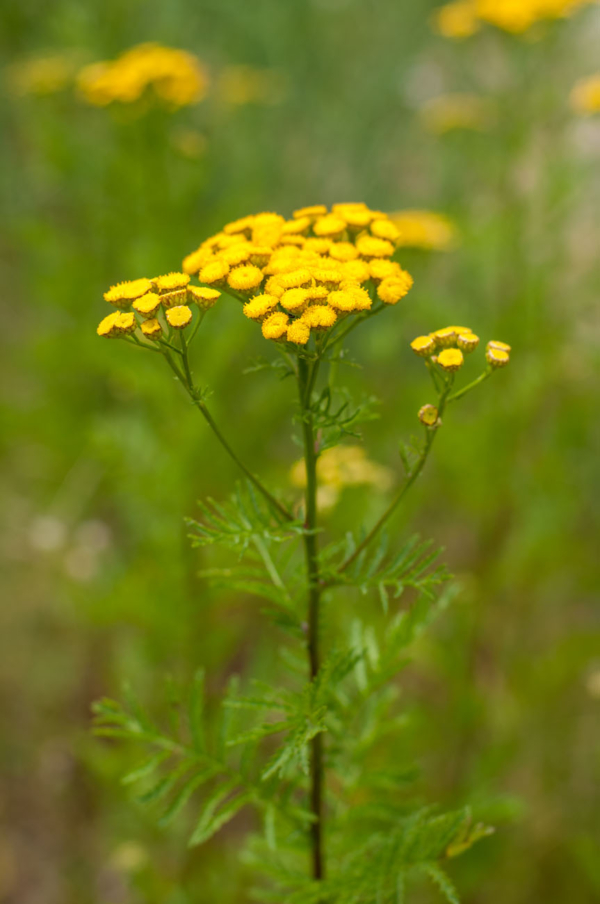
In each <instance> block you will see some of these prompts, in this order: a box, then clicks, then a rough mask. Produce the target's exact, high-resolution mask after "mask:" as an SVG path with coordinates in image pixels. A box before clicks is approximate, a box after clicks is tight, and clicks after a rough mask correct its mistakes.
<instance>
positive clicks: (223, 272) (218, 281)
mask: <svg viewBox="0 0 600 904" xmlns="http://www.w3.org/2000/svg"><path fill="white" fill-rule="evenodd" d="M228 273H229V264H227V263H225V261H220V260H218V259H217V260H215V261H210V262H209V263H208V264H205V265H204V267H202V269H201V270H200V273H199V275H198V279H199V280H200V282H203V283H207V285H209V286H222V285H224V284H225V280H226V279H227V274H228Z"/></svg>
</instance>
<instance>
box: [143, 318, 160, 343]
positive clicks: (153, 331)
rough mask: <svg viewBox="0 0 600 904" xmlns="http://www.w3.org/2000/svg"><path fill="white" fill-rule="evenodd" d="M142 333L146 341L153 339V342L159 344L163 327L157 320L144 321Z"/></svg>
mask: <svg viewBox="0 0 600 904" xmlns="http://www.w3.org/2000/svg"><path fill="white" fill-rule="evenodd" d="M142 333H143V334H144V337H145V338H146V339H152V341H153V342H157V341H158V340H159V339H160V337H161V336H162V326H161V325H160V323H159V322H158V320H156V319H153V320H144V322H143V323H142Z"/></svg>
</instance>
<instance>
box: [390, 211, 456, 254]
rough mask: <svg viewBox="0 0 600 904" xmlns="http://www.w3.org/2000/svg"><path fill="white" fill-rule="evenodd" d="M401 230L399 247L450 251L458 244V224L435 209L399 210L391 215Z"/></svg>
mask: <svg viewBox="0 0 600 904" xmlns="http://www.w3.org/2000/svg"><path fill="white" fill-rule="evenodd" d="M389 216H390V219H391V221H392V222H393V223H394V225H395V226H396V227H397V228H398V229H399V231H400V239H399V240H398V243H397V244H398V247H400V248H422V249H424V250H426V251H450V250H452V248H455V247H456V245H457V244H458V235H457V230H456V226H455V225H454V223H453V222H452V220H450V219H449V218H448V217H446V216H444V215H443V214H441V213H435V212H434V211H433V210H398V211H396V212H395V213H391V214H390V215H389Z"/></svg>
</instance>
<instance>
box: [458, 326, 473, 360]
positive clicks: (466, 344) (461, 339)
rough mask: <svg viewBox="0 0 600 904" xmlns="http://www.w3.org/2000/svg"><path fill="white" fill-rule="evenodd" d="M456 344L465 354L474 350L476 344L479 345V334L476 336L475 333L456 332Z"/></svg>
mask: <svg viewBox="0 0 600 904" xmlns="http://www.w3.org/2000/svg"><path fill="white" fill-rule="evenodd" d="M456 344H457V345H458V347H459V348H460V349H461V351H463V352H464V353H465V354H466V355H468V354H470V353H471V352H474V351H475V349H476V348H477V346H478V345H479V336H476V335H475V333H472V332H470V331H469V332H468V333H458V335H457V337H456Z"/></svg>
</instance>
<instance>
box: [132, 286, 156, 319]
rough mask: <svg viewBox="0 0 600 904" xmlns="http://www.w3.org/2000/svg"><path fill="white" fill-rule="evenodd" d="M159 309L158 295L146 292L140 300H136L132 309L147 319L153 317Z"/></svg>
mask: <svg viewBox="0 0 600 904" xmlns="http://www.w3.org/2000/svg"><path fill="white" fill-rule="evenodd" d="M159 307H160V295H158V294H157V293H156V292H146V294H145V295H142V297H141V298H136V300H135V301H134V302H133V305H132V308H133V310H134V311H137V312H138V314H141V316H142V317H146V318H148V319H150V318H152V317H154V315H155V314H156V312H157V311H158V309H159Z"/></svg>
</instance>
